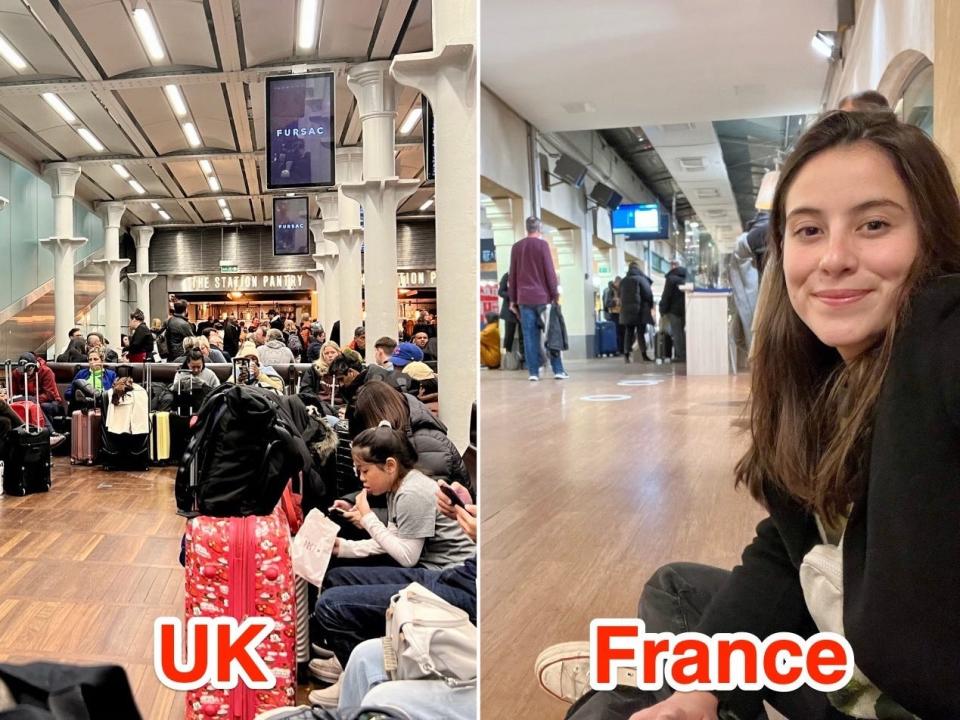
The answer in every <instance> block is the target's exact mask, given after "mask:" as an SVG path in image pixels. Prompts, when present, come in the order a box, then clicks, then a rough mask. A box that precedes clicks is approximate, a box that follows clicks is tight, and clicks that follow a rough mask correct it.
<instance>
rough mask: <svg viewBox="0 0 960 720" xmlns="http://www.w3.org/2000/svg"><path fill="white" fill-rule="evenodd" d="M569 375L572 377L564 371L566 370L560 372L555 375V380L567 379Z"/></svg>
mask: <svg viewBox="0 0 960 720" xmlns="http://www.w3.org/2000/svg"><path fill="white" fill-rule="evenodd" d="M569 377H570V376H569V375H567V373H566V371H564V372H558V373H557V374H556V375H554V376H553V379H554V380H566V379H567V378H569Z"/></svg>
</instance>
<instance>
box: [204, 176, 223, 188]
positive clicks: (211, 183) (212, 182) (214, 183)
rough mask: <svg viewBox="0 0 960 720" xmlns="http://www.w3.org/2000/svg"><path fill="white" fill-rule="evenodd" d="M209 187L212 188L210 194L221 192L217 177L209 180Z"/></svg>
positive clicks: (211, 177)
mask: <svg viewBox="0 0 960 720" xmlns="http://www.w3.org/2000/svg"><path fill="white" fill-rule="evenodd" d="M207 185H209V186H210V192H220V181H219V180H217V176H216V175H211V176H210V177H208V178H207Z"/></svg>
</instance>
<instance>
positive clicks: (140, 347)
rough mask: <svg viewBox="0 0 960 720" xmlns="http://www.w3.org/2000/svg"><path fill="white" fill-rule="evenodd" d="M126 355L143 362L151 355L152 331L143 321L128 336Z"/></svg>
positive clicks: (135, 360)
mask: <svg viewBox="0 0 960 720" xmlns="http://www.w3.org/2000/svg"><path fill="white" fill-rule="evenodd" d="M127 356H128V357H129V358H130V359H131V361H134V362H143V361H144V359H145V358H152V357H153V333H152V332H150V328H148V327H147V326H146V325H144V324H143V323H140V324H139V325H138V326H137V329H136V330H134V331H133V335H132V336H131V337H130V347H128V348H127Z"/></svg>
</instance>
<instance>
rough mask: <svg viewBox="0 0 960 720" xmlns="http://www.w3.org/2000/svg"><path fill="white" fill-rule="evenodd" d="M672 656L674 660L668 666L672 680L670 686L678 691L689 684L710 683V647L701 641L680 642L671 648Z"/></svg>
mask: <svg viewBox="0 0 960 720" xmlns="http://www.w3.org/2000/svg"><path fill="white" fill-rule="evenodd" d="M673 655H674V660H673V662H672V663H671V664H670V677H671V678H672V679H673V682H672V683H670V684H671V685H672V686H673V687H675V688H677V689H680V688H681V686H683V685H689V684H690V683H709V682H710V647H709V646H708V645H707V643H705V642H703V641H702V640H693V639H691V640H680V641H679V642H678V643H677V644H676V645H674V646H673ZM680 656H688V657H680ZM687 668H690V670H689V671H688V670H687Z"/></svg>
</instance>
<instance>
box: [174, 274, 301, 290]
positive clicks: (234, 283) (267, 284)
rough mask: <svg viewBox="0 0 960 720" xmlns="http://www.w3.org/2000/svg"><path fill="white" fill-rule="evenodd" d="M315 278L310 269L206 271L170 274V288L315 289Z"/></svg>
mask: <svg viewBox="0 0 960 720" xmlns="http://www.w3.org/2000/svg"><path fill="white" fill-rule="evenodd" d="M315 288H316V285H315V283H314V282H313V278H312V277H311V276H310V275H309V274H307V273H263V274H256V275H254V274H252V273H243V274H236V275H234V274H227V273H212V274H206V275H180V276H177V275H168V276H167V290H168V292H172V293H192V292H232V291H241V292H265V291H270V290H314V289H315Z"/></svg>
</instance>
